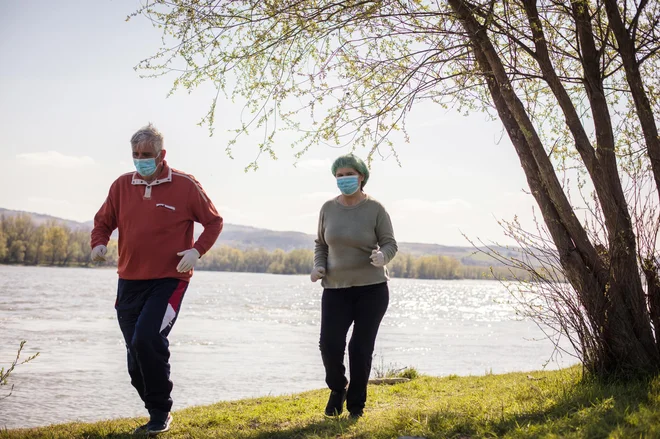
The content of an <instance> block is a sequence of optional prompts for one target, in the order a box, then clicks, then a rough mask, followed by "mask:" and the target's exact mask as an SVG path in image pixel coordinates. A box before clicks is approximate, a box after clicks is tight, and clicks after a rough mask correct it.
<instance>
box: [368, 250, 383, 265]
mask: <svg viewBox="0 0 660 439" xmlns="http://www.w3.org/2000/svg"><path fill="white" fill-rule="evenodd" d="M370 258H371V265H373V266H374V267H382V266H384V265H385V255H384V254H383V252H382V251H380V250H372V251H371V256H370Z"/></svg>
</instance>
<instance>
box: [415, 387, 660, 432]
mask: <svg viewBox="0 0 660 439" xmlns="http://www.w3.org/2000/svg"><path fill="white" fill-rule="evenodd" d="M658 381H660V378H656V383H655V386H654V384H653V382H652V381H651V380H640V381H633V382H625V383H624V382H621V383H599V382H597V381H591V382H590V381H583V382H580V383H578V384H576V385H575V386H573V387H571V388H569V389H564V390H563V393H562V394H561V395H558V397H557V401H556V403H554V404H553V405H551V406H550V407H549V408H546V409H545V410H542V409H533V408H530V409H529V410H521V411H520V412H519V413H513V414H511V413H505V410H503V412H502V414H501V415H500V416H492V417H490V418H488V416H483V413H482V414H481V416H471V415H469V414H464V413H456V412H453V411H440V412H434V413H429V414H428V415H429V416H428V418H427V421H426V422H427V429H426V430H427V434H426V435H425V437H427V438H429V439H431V438H445V437H447V438H465V439H468V438H473V437H475V438H476V437H492V436H493V435H494V436H496V437H501V436H504V435H510V436H509V437H521V438H523V437H539V436H540V437H545V436H546V435H549V436H552V437H555V436H557V437H564V436H566V435H569V434H575V435H576V436H575V437H584V438H603V437H609V435H610V434H611V433H613V432H614V431H615V430H617V429H622V431H623V432H624V433H623V434H624V436H625V437H628V435H627V434H631V435H634V437H649V438H650V437H655V436H646V435H645V433H648V432H649V431H651V429H654V428H657V427H656V426H657V425H658V421H660V404H656V403H654V402H653V401H651V400H650V399H649V396H652V393H653V388H654V387H656V391H657V387H660V386H659V385H658ZM653 399H656V400H659V401H660V399H658V395H654V396H653ZM642 405H647V406H650V407H651V410H646V415H645V416H641V417H640V416H637V414H638V412H639V411H640V407H641V406H642ZM631 416H632V417H636V419H635V421H634V422H632V423H631V421H630V419H629V418H630V417H631ZM626 432H627V434H626Z"/></svg>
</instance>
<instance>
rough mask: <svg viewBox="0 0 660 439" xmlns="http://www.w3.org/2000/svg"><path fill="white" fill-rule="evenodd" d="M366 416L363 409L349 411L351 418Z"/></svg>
mask: <svg viewBox="0 0 660 439" xmlns="http://www.w3.org/2000/svg"><path fill="white" fill-rule="evenodd" d="M362 416H364V411H363V410H362V409H360V410H355V411H352V412H349V415H348V417H349V418H351V419H360V418H361V417H362Z"/></svg>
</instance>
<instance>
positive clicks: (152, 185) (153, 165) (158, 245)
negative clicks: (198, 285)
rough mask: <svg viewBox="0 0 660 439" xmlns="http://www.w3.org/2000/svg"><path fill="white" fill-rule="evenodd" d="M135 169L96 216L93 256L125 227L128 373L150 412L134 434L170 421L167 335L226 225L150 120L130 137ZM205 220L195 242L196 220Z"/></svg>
mask: <svg viewBox="0 0 660 439" xmlns="http://www.w3.org/2000/svg"><path fill="white" fill-rule="evenodd" d="M131 147H132V151H133V162H134V164H135V168H136V170H137V172H129V173H127V174H124V175H122V176H120V177H119V178H118V179H117V180H115V182H114V183H113V184H112V186H111V187H110V192H109V193H108V197H107V198H106V200H105V202H104V203H103V206H101V209H100V210H99V211H98V213H97V214H96V216H95V217H94V229H93V230H92V239H91V246H92V260H94V261H102V260H105V254H106V252H107V248H106V245H107V244H108V240H109V239H110V235H111V234H112V232H113V231H114V230H115V229H117V228H118V229H119V262H118V271H117V272H118V274H119V282H118V287H117V301H116V304H115V308H116V310H117V319H118V320H119V327H120V328H121V331H122V333H123V335H124V340H125V341H126V347H127V350H128V373H129V375H130V377H131V384H133V386H134V387H135V389H136V390H137V391H138V394H139V395H140V398H142V400H143V401H144V404H145V407H146V408H147V410H148V411H149V417H150V419H149V422H148V423H147V424H145V425H143V426H141V427H139V428H138V429H137V430H136V433H140V432H143V433H147V434H149V435H154V434H158V433H161V432H164V431H167V430H169V428H170V424H171V422H172V416H171V415H170V410H171V408H172V398H171V397H170V393H171V391H172V381H170V364H169V357H170V351H169V342H168V340H167V335H168V334H169V332H170V330H171V329H172V326H173V325H174V322H175V321H176V318H177V315H178V313H179V308H180V307H181V301H182V299H183V296H184V294H185V292H186V289H187V288H188V282H189V281H190V278H191V277H192V274H193V268H194V267H195V264H196V262H197V260H198V259H199V258H200V257H201V256H202V255H204V253H206V252H207V251H208V250H209V249H210V248H211V246H213V244H214V243H215V240H216V239H217V238H218V235H219V234H220V231H221V230H222V224H223V223H222V217H220V215H219V214H218V212H217V210H216V209H215V206H214V205H213V203H212V202H211V200H210V199H209V197H208V196H207V195H206V193H205V192H204V190H203V189H202V187H201V186H200V184H199V183H198V182H197V180H195V179H194V178H193V177H192V176H191V175H188V174H185V173H183V172H180V171H177V170H175V169H172V168H170V167H169V166H168V164H167V162H166V161H165V154H166V151H165V149H163V136H162V135H161V134H160V133H159V132H158V130H156V128H155V127H154V126H152V125H148V126H146V127H144V128H142V129H140V130H139V131H138V132H136V133H135V134H134V135H133V137H132V138H131ZM195 222H198V223H200V224H202V226H204V232H203V233H202V234H201V236H200V237H199V239H198V240H197V242H194V238H193V224H194V223H195Z"/></svg>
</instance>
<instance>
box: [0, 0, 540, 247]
mask: <svg viewBox="0 0 660 439" xmlns="http://www.w3.org/2000/svg"><path fill="white" fill-rule="evenodd" d="M138 3H139V2H138V1H135V0H115V1H111V0H95V1H88V0H60V1H44V0H4V1H1V2H0V64H1V65H2V68H1V69H0V157H2V158H1V159H0V188H1V189H0V207H5V208H9V209H19V210H27V211H33V212H39V213H46V214H50V215H55V216H59V217H63V218H68V219H73V220H78V221H86V220H89V219H92V218H93V216H94V213H95V212H96V210H97V209H98V208H99V207H100V205H101V204H102V202H103V200H104V198H105V195H106V193H107V190H108V188H109V186H110V184H111V183H112V181H113V180H114V179H115V178H116V177H117V176H119V175H120V174H122V173H124V172H128V171H131V170H132V162H131V156H130V144H129V139H130V137H131V135H132V134H133V132H134V131H135V130H137V129H138V128H140V127H141V126H143V125H145V124H146V123H147V122H149V121H151V122H153V123H154V124H155V125H156V126H157V127H158V128H159V129H160V130H161V131H162V132H163V134H164V136H165V148H166V149H167V154H168V156H167V157H168V162H169V164H170V165H171V166H173V167H175V168H177V169H180V170H182V171H184V172H188V173H190V174H193V175H194V176H195V177H196V178H197V179H198V180H199V181H200V182H201V183H202V185H203V186H204V188H205V190H206V191H207V193H208V194H209V196H210V197H211V199H212V200H213V202H214V203H215V205H216V206H217V207H218V210H219V211H220V213H221V214H222V215H223V216H224V218H225V221H226V222H230V223H235V224H243V225H251V226H256V227H263V228H268V229H274V230H294V231H302V232H307V233H314V232H315V230H316V221H317V215H318V211H319V209H320V207H321V204H322V203H323V201H325V200H326V199H328V198H330V197H332V196H334V195H336V194H337V189H336V186H335V181H334V178H333V176H332V175H331V173H330V170H329V167H330V163H331V162H332V160H333V159H334V158H335V157H336V156H337V155H339V154H341V153H344V152H348V150H345V151H344V150H337V149H332V148H328V147H316V148H313V149H312V150H310V152H309V154H307V155H306V156H305V157H304V158H303V159H302V161H301V162H300V163H299V165H298V167H294V166H293V163H294V158H293V152H292V150H291V149H290V148H289V147H288V145H287V144H286V137H285V136H282V138H281V139H280V140H281V142H279V143H278V147H277V152H278V154H279V160H278V161H272V160H271V159H270V158H268V157H262V158H261V159H260V169H259V170H258V171H257V172H249V173H245V172H244V171H243V169H244V167H245V166H246V165H247V164H248V163H249V162H250V161H252V160H253V159H254V157H255V156H256V153H257V149H256V143H257V138H258V136H254V137H253V138H244V139H242V140H240V141H239V142H238V144H237V145H236V146H235V148H234V160H231V159H229V158H228V157H227V155H226V154H225V147H226V144H227V140H228V139H229V138H230V136H231V135H230V134H228V133H226V132H225V130H226V129H231V128H235V127H236V123H237V121H238V118H237V114H238V113H239V112H240V110H241V108H240V106H237V105H232V104H231V103H230V102H222V103H221V104H220V105H219V107H220V108H219V114H218V115H217V116H216V121H217V122H216V133H215V135H214V137H212V138H209V136H208V131H207V130H206V129H205V128H200V127H198V126H197V123H198V122H199V120H200V119H201V118H202V117H203V116H204V115H205V113H206V111H207V109H208V105H209V102H210V99H211V97H212V94H211V90H209V89H208V88H203V89H200V90H198V91H196V92H194V93H192V94H190V95H188V94H187V93H183V92H180V93H177V94H176V95H174V96H172V97H169V98H166V95H167V93H168V91H169V89H170V85H171V83H172V81H173V79H174V77H166V78H160V79H140V78H139V77H138V75H137V73H136V72H134V70H133V67H134V66H135V65H136V64H137V63H138V62H139V61H140V60H141V59H143V58H146V57H148V56H149V55H151V54H153V53H155V51H156V50H157V49H158V47H159V45H160V33H159V31H158V30H156V29H154V28H152V27H151V24H150V23H149V22H148V21H147V20H146V19H145V18H143V17H138V18H137V19H133V20H131V21H129V22H126V21H125V18H126V16H127V15H128V14H129V13H131V12H132V11H134V10H135V9H136V7H137V6H138ZM408 120H409V126H408V131H409V134H410V136H411V143H409V144H405V143H401V144H398V145H397V151H398V154H399V156H400V159H401V162H402V167H399V166H398V164H397V163H396V161H395V160H393V159H392V158H389V159H387V160H380V159H379V158H378V159H377V160H375V161H374V163H373V166H372V170H371V172H372V177H371V179H370V181H369V184H368V185H367V187H366V190H367V192H368V193H369V194H371V195H372V196H374V197H375V198H377V199H378V200H380V201H381V202H383V204H384V205H385V206H386V208H387V209H388V210H389V211H390V215H391V216H392V221H393V224H394V227H395V233H396V237H397V239H398V240H399V241H417V242H427V243H437V244H445V245H468V243H467V241H466V240H465V238H463V237H462V235H461V231H462V232H464V233H466V234H467V235H468V236H470V237H471V238H474V239H476V238H482V239H484V240H486V241H500V242H507V241H506V239H505V238H504V237H503V234H502V232H501V230H500V228H499V226H498V224H497V221H496V218H502V219H512V218H513V217H514V215H518V216H519V217H520V218H521V219H522V220H523V221H524V222H528V221H529V218H530V217H531V212H532V210H531V206H532V205H533V199H532V198H531V197H530V196H529V195H526V194H524V193H523V189H524V188H526V182H525V178H524V174H523V172H522V170H521V168H520V165H519V162H518V158H517V156H516V155H515V152H514V150H513V147H512V146H511V144H510V142H509V141H508V138H506V136H505V137H504V138H502V139H501V141H500V138H501V127H500V124H499V123H498V122H486V117H485V116H484V115H479V114H475V115H472V116H470V117H463V116H460V115H458V114H455V113H453V112H447V111H445V110H443V109H441V108H439V107H435V106H430V105H425V106H419V107H416V108H413V111H412V113H411V115H410V117H409V118H408ZM385 153H387V151H385ZM358 154H361V155H362V156H363V157H364V155H365V154H366V151H360V150H358Z"/></svg>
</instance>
